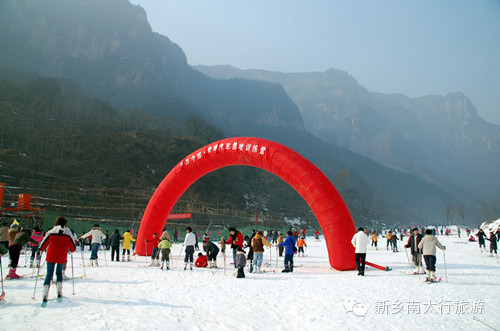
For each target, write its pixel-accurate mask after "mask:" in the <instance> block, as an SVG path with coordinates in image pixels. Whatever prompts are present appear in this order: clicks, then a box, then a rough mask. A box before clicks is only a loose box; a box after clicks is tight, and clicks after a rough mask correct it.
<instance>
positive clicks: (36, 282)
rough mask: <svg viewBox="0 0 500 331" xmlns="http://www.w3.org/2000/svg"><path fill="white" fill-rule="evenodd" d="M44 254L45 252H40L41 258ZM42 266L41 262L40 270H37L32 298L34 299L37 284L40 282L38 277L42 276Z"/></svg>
mask: <svg viewBox="0 0 500 331" xmlns="http://www.w3.org/2000/svg"><path fill="white" fill-rule="evenodd" d="M42 254H43V252H41V253H40V258H42ZM40 267H41V264H39V265H38V271H37V272H36V279H35V288H34V289H33V297H31V299H33V300H35V299H36V297H35V293H36V286H37V284H38V277H39V276H40Z"/></svg>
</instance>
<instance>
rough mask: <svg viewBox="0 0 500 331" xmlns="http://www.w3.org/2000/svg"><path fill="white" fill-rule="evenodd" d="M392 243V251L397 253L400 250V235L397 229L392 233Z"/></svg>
mask: <svg viewBox="0 0 500 331" xmlns="http://www.w3.org/2000/svg"><path fill="white" fill-rule="evenodd" d="M391 244H392V252H393V253H396V252H398V235H397V234H396V231H394V233H393V234H392V235H391Z"/></svg>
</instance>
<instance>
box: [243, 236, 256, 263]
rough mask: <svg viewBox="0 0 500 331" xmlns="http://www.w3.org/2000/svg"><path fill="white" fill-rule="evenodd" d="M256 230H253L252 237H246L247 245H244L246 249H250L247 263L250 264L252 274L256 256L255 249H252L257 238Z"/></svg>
mask: <svg viewBox="0 0 500 331" xmlns="http://www.w3.org/2000/svg"><path fill="white" fill-rule="evenodd" d="M254 231H255V230H253V229H252V237H249V236H245V240H244V241H245V244H244V245H243V246H244V248H248V255H247V262H249V264H250V272H252V268H253V264H252V263H253V259H254V254H253V247H252V240H253V238H254V237H255V233H254Z"/></svg>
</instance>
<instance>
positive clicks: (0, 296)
mask: <svg viewBox="0 0 500 331" xmlns="http://www.w3.org/2000/svg"><path fill="white" fill-rule="evenodd" d="M0 274H1V276H2V293H0V300H2V299H3V298H4V297H5V291H4V290H3V269H2V256H1V255H0Z"/></svg>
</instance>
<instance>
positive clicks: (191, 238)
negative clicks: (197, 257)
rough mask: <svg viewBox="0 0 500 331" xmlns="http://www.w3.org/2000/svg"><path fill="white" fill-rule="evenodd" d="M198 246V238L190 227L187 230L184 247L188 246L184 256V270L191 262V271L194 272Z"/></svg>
mask: <svg viewBox="0 0 500 331" xmlns="http://www.w3.org/2000/svg"><path fill="white" fill-rule="evenodd" d="M195 245H196V236H195V234H194V233H193V229H192V228H191V227H190V226H188V227H187V228H186V237H185V238H184V244H182V246H186V249H185V251H184V252H185V253H186V255H185V256H184V270H186V269H187V265H188V262H189V269H190V270H193V254H194V246H195Z"/></svg>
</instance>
